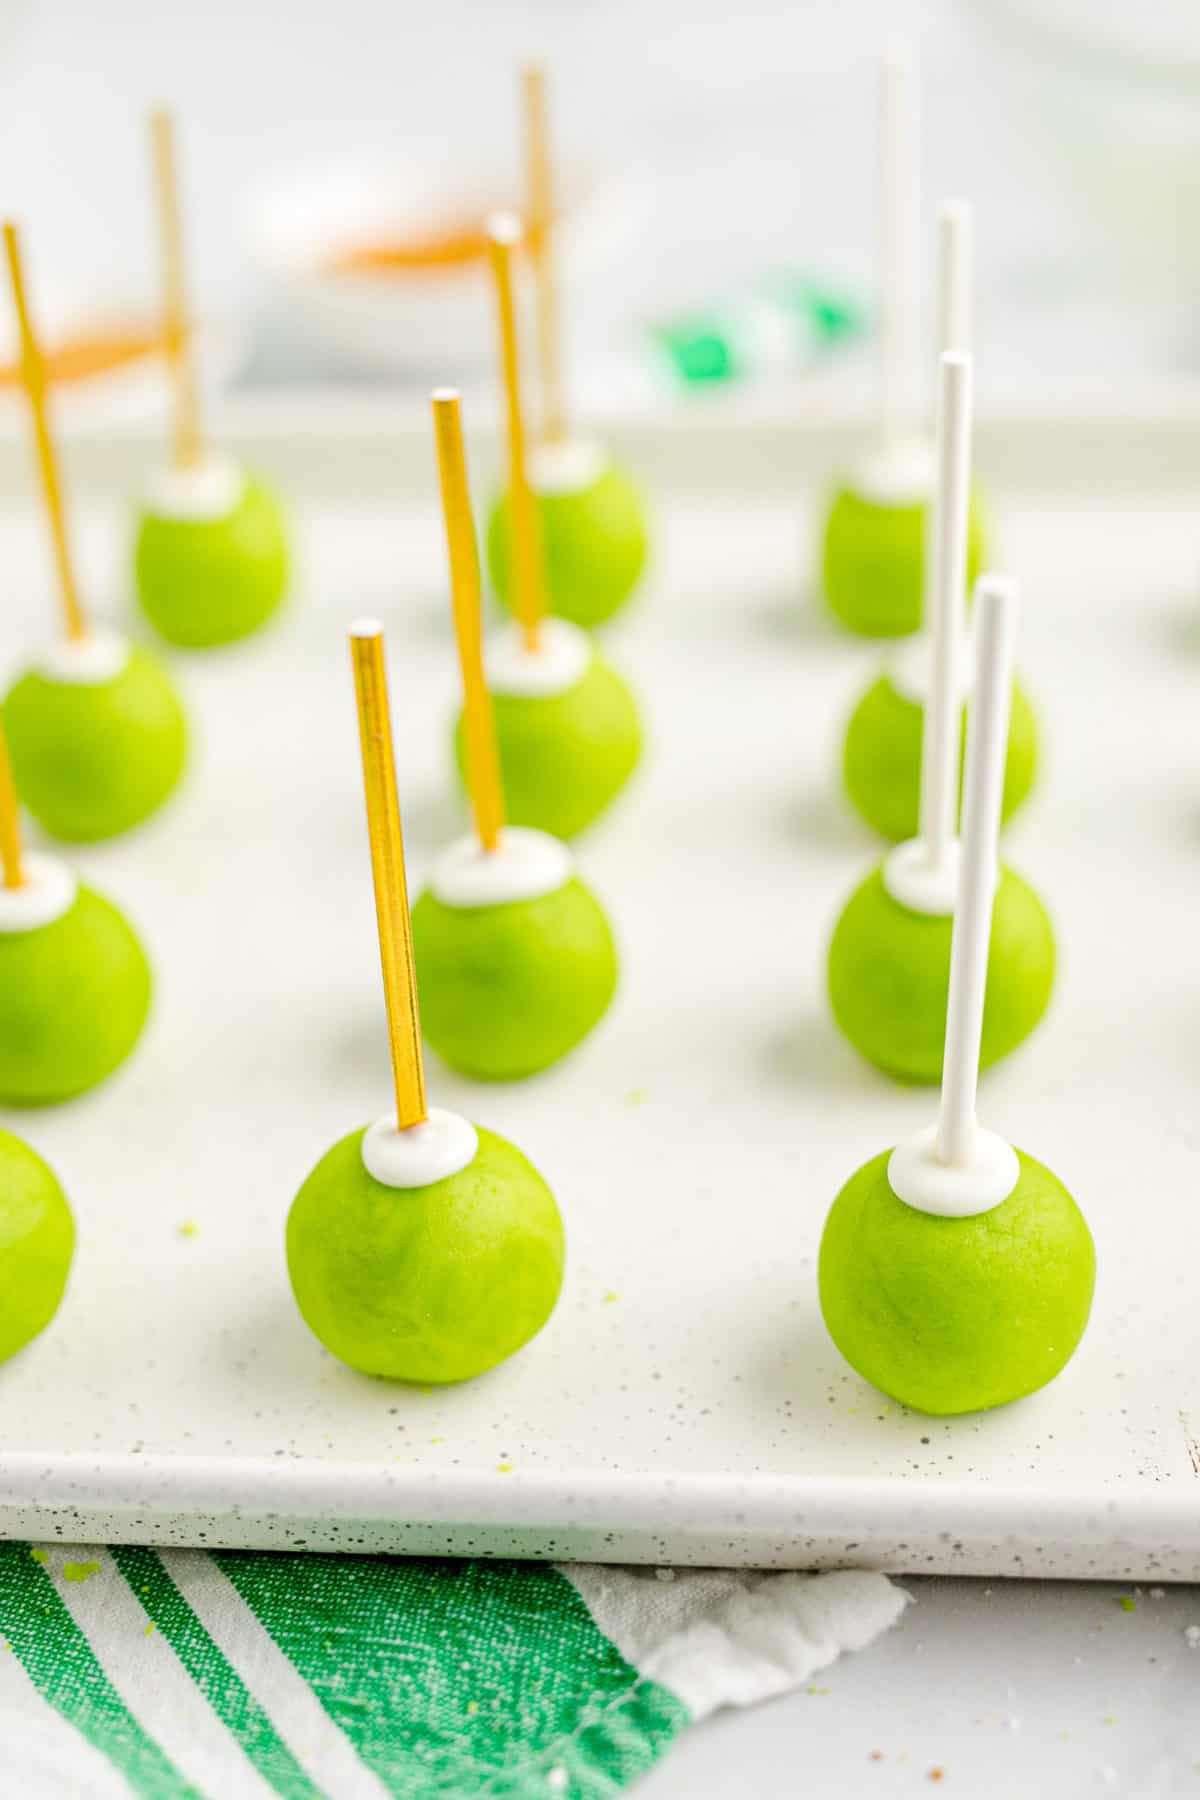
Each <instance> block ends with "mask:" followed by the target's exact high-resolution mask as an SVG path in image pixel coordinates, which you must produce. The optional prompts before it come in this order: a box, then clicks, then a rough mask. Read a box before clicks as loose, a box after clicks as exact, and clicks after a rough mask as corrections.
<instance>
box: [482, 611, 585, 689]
mask: <svg viewBox="0 0 1200 1800" xmlns="http://www.w3.org/2000/svg"><path fill="white" fill-rule="evenodd" d="M485 655H486V661H487V676H488V686H489V687H490V688H491V690H492V692H493V694H505V695H508V696H510V697H514V698H520V699H528V700H548V699H551V698H552V697H553V696H554V695H555V694H565V693H566V692H567V690H568V689H569V688H573V687H574V686H575V685H576V683H577V682H579V681H581V680H582V679H583V677H584V675H585V674H586V672H587V668H588V664H589V663H590V662H591V660H592V641H591V639H590V638H589V637H588V635H587V633H586V632H585V631H580V629H579V627H578V625H572V624H571V623H570V622H569V620H567V619H549V618H547V619H543V620H542V623H541V627H540V631H539V642H538V647H537V649H536V650H529V649H527V648H526V644H525V634H524V632H523V631H522V630H521V627H520V624H519V623H518V622H517V621H515V620H514V621H513V622H512V623H510V624H507V625H503V626H501V628H500V630H499V631H498V632H496V633H495V634H494V636H492V637H490V638H489V639H488V642H487V646H486V652H485Z"/></svg>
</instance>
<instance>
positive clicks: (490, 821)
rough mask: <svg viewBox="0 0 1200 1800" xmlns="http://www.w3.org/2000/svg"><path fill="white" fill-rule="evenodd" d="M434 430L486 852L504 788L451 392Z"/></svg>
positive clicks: (471, 781)
mask: <svg viewBox="0 0 1200 1800" xmlns="http://www.w3.org/2000/svg"><path fill="white" fill-rule="evenodd" d="M433 429H434V435H435V437H436V438H437V457H438V475H439V477H440V479H441V486H442V513H443V515H444V517H445V520H446V549H447V551H448V553H449V558H450V593H451V597H452V599H453V602H454V635H455V637H456V638H457V639H458V660H459V664H460V666H461V668H462V679H463V722H464V730H465V734H466V740H467V786H468V788H469V789H470V793H471V809H472V811H473V812H474V814H475V829H476V830H477V831H478V833H479V841H480V843H481V844H482V845H483V847H484V849H485V850H494V849H495V848H496V846H497V844H498V843H499V842H500V833H501V831H502V830H503V828H504V787H503V784H502V782H501V780H500V756H499V752H498V751H497V749H496V721H495V718H494V717H493V714H492V696H491V694H490V693H489V692H488V685H487V680H486V678H485V676H484V673H483V609H482V605H481V601H480V586H479V548H478V545H477V544H476V541H475V526H474V523H473V521H472V519H471V491H470V488H469V486H468V484H467V453H466V450H465V448H464V446H463V433H462V407H461V405H460V403H459V397H458V393H457V391H456V390H455V389H454V388H439V389H438V390H437V392H436V393H435V394H434V396H433Z"/></svg>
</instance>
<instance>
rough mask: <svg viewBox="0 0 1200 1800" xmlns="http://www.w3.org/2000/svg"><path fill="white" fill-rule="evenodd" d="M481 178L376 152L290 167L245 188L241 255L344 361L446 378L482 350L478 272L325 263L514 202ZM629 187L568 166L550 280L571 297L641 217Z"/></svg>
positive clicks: (483, 172) (624, 246)
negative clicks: (436, 372) (556, 272)
mask: <svg viewBox="0 0 1200 1800" xmlns="http://www.w3.org/2000/svg"><path fill="white" fill-rule="evenodd" d="M516 199H517V196H516V195H515V194H513V193H511V192H509V191H508V189H507V187H506V185H505V183H504V182H503V181H501V180H499V179H497V176H496V174H495V172H494V171H492V170H488V169H486V168H482V167H480V168H475V169H465V170H461V169H460V170H455V169H454V168H449V169H447V170H445V171H444V172H441V173H437V174H435V173H434V172H432V171H431V170H430V169H428V168H426V167H425V166H423V165H420V164H417V163H414V162H405V161H402V160H397V159H395V158H390V157H386V156H380V155H371V154H347V155H343V156H340V157H336V158H334V159H332V160H327V161H324V162H320V163H313V164H301V165H294V166H292V167H291V168H289V169H286V170H283V171H281V172H279V173H277V174H274V175H270V176H268V177H266V178H264V179H263V180H262V181H261V182H259V183H257V184H256V185H255V186H254V187H253V188H252V189H251V190H250V192H249V193H248V195H247V198H246V202H245V205H244V210H243V229H244V233H245V238H246V242H247V247H248V249H249V252H250V254H251V256H252V257H253V259H254V261H255V263H256V265H257V266H258V268H259V269H260V271H261V272H262V273H264V274H265V276H266V278H267V281H268V284H269V286H270V289H271V295H270V299H271V302H272V304H273V311H274V312H275V313H278V314H279V315H280V316H281V317H282V318H284V319H285V320H287V321H288V323H290V324H291V325H292V326H293V327H298V328H299V330H300V331H301V333H302V334H303V335H304V336H306V337H307V338H309V339H311V340H312V341H313V342H314V343H315V344H317V345H319V346H320V347H322V348H324V349H325V350H327V351H330V352H332V353H333V354H334V355H335V356H336V357H337V358H338V359H339V360H340V361H342V362H343V363H344V364H345V365H347V366H349V367H352V368H356V369H360V370H367V371H378V372H384V371H386V372H389V373H402V372H405V371H412V370H428V369H430V368H432V367H435V366H436V367H437V368H438V369H440V370H442V371H445V372H446V373H450V374H453V373H454V372H455V371H457V370H458V369H459V368H460V367H462V366H464V365H465V366H468V367H470V366H474V365H477V364H478V363H479V362H480V361H481V360H483V359H484V358H486V357H487V356H489V355H490V354H491V349H492V318H491V310H490V308H491V301H490V295H489V293H488V287H487V281H486V278H485V271H484V268H483V265H482V263H480V262H475V261H466V262H459V263H448V264H442V265H440V266H436V267H431V266H423V267H419V268H409V269H405V268H400V269H396V270H393V271H380V270H378V269H375V270H368V271H366V272H362V273H349V272H347V271H346V270H344V269H337V268H334V267H331V266H330V265H331V262H332V260H333V259H335V258H336V257H337V255H338V253H339V252H345V251H348V250H351V249H354V248H356V247H359V246H361V245H362V244H364V243H365V242H370V241H373V240H382V241H387V242H410V243H417V242H420V241H428V240H431V239H433V240H436V239H438V238H440V237H442V236H444V235H446V234H447V233H448V232H449V231H451V230H452V229H453V227H454V226H455V225H456V224H461V223H464V222H469V221H472V220H478V219H482V218H483V217H485V216H486V214H487V213H488V212H489V211H492V210H494V209H495V208H496V207H498V206H503V205H510V206H511V205H513V204H515V202H516ZM647 202H648V196H647V194H646V192H645V190H644V189H643V188H641V187H640V186H639V185H638V184H637V183H636V182H633V181H630V180H626V179H623V178H622V179H618V178H611V177H606V176H602V175H601V174H599V173H598V172H597V171H596V170H595V169H591V168H587V167H584V166H582V165H578V164H568V165H567V166H566V168H565V169H564V172H563V176H562V181H561V204H562V208H563V212H564V219H563V224H562V228H561V233H560V279H561V281H562V282H563V284H564V286H565V287H567V288H576V289H577V290H578V289H579V288H580V287H581V286H582V284H583V283H584V282H585V281H586V280H587V279H588V278H590V277H591V276H593V275H594V274H595V273H596V272H597V271H598V270H600V269H602V268H603V267H604V266H605V265H606V264H609V263H611V262H613V261H614V260H615V259H616V258H617V257H618V256H619V255H620V254H621V253H622V252H624V251H627V250H628V248H629V246H630V244H631V242H632V241H633V238H634V236H635V235H636V233H637V231H638V229H639V227H640V225H641V223H642V221H643V220H644V218H645V216H646V212H647Z"/></svg>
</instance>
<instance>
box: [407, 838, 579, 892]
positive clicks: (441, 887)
mask: <svg viewBox="0 0 1200 1800" xmlns="http://www.w3.org/2000/svg"><path fill="white" fill-rule="evenodd" d="M574 873H575V859H574V858H573V856H572V855H571V852H570V851H569V850H568V849H567V846H566V845H565V844H563V843H561V842H560V841H559V839H558V838H556V837H551V836H550V834H549V833H548V832H545V831H531V830H529V829H528V828H527V827H525V826H522V825H506V826H505V827H504V830H503V831H502V832H501V833H500V841H499V843H498V844H497V845H496V848H495V849H494V850H485V849H484V848H483V846H482V844H481V843H480V842H479V839H478V838H476V837H464V838H459V839H457V840H456V842H454V843H453V844H450V845H449V846H448V848H447V849H445V850H443V851H442V854H441V855H440V856H439V857H438V859H437V861H436V863H435V864H434V866H433V874H432V876H431V877H430V882H429V888H430V892H431V893H432V894H433V896H434V898H435V899H436V900H440V901H441V903H442V905H443V906H459V907H475V906H505V905H509V904H511V903H512V902H514V901H518V900H537V899H539V898H540V897H541V896H542V895H543V894H554V893H557V891H558V889H559V888H561V887H565V886H566V884H567V882H568V881H570V879H571V877H572V876H573V875H574Z"/></svg>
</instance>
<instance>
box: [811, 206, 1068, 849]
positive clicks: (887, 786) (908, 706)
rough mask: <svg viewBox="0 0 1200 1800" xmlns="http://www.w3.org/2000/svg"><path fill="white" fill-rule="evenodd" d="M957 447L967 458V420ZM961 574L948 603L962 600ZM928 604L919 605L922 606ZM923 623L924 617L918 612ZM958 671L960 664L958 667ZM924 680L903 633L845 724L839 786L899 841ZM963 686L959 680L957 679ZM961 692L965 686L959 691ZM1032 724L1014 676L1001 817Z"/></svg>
mask: <svg viewBox="0 0 1200 1800" xmlns="http://www.w3.org/2000/svg"><path fill="white" fill-rule="evenodd" d="M969 221H970V215H969V212H968V210H967V208H966V207H965V206H963V205H962V204H961V203H955V204H952V205H949V206H946V207H944V208H943V211H942V217H941V221H940V230H939V258H938V263H939V287H940V291H941V309H940V311H941V319H942V324H941V335H942V339H943V343H942V348H943V350H944V351H945V350H961V349H965V348H966V340H967V337H968V335H969V334H968V331H967V326H966V317H967V312H968V304H967V295H968V290H969V286H970V275H969V267H968V262H969V238H970V224H969ZM965 431H966V437H965V442H964V445H963V449H962V454H963V457H964V460H965V463H966V465H967V467H968V468H969V466H970V423H969V421H968V422H967V425H966V427H965ZM942 505H944V500H943V499H941V498H939V496H937V495H936V494H935V496H934V503H933V511H932V513H931V514H930V516H929V517H928V518H927V519H926V520H925V521H924V525H925V527H926V529H925V530H924V536H925V539H926V542H928V539H929V533H930V531H933V530H936V529H937V517H936V515H937V511H938V508H939V507H940V506H942ZM977 550H978V545H977V543H976V541H975V537H974V536H973V535H971V534H969V535H968V547H967V578H968V580H973V579H974V569H975V564H976V563H977V561H978V555H977ZM930 560H931V559H925V566H924V569H923V580H924V583H925V591H926V592H928V590H929V583H930V581H931V579H932V570H931V568H930V567H929V562H930ZM966 593H967V587H966V582H964V583H963V584H962V585H961V586H960V587H959V589H958V590H957V592H956V594H955V596H954V604H955V605H956V606H957V607H958V608H959V609H960V610H963V609H965V607H966ZM929 610H931V609H928V608H927V609H926V612H927V613H928V611H929ZM926 624H928V618H926ZM963 672H964V674H965V672H966V671H965V668H964V671H963ZM928 685H929V651H928V648H927V645H926V643H925V639H924V636H923V635H916V636H912V637H909V638H908V639H906V641H905V642H904V644H902V645H901V647H900V650H899V652H898V654H897V655H896V656H895V657H894V658H893V660H892V664H891V666H890V667H889V668H888V669H887V670H886V671H885V672H884V673H883V674H881V675H880V676H879V677H878V678H877V679H876V680H875V681H873V682H872V684H871V686H870V687H869V688H868V689H867V691H866V693H865V694H864V695H863V697H862V699H861V700H860V701H859V703H858V705H857V706H856V707H855V709H854V712H853V713H852V714H851V717H850V721H849V724H848V726H847V729H846V744H845V750H844V752H843V756H842V774H843V777H844V779H845V783H846V792H847V793H848V794H849V796H850V800H851V802H852V803H853V805H854V806H855V807H856V809H857V810H858V812H860V813H861V814H862V816H863V818H864V819H865V820H866V821H867V823H868V825H872V826H874V828H875V830H876V831H878V832H879V833H880V834H881V835H882V836H883V837H887V838H891V839H892V840H893V842H897V843H898V842H899V841H900V840H901V839H902V838H911V837H915V836H916V835H917V830H918V812H919V795H920V787H921V730H922V714H923V712H924V708H925V696H926V693H927V691H928ZM957 685H958V686H960V687H961V688H963V689H965V686H966V683H965V681H964V682H962V683H957ZM962 697H963V699H964V701H965V699H966V694H965V692H964V693H963V695H962ZM1037 762H1038V743H1037V724H1036V721H1035V719H1034V715H1033V709H1032V707H1031V706H1030V704H1029V701H1028V699H1027V697H1026V695H1025V692H1024V690H1023V689H1022V688H1021V687H1020V685H1019V684H1017V683H1014V685H1013V697H1012V717H1011V721H1010V724H1009V731H1008V761H1007V765H1006V769H1005V777H1004V817H1005V818H1006V819H1007V818H1009V817H1010V816H1011V815H1012V814H1013V813H1014V812H1015V811H1016V809H1017V807H1018V806H1020V805H1021V803H1022V801H1023V800H1024V799H1025V798H1026V796H1027V795H1028V793H1029V791H1030V789H1031V788H1032V786H1033V783H1034V779H1035V776H1036V773H1037Z"/></svg>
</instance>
